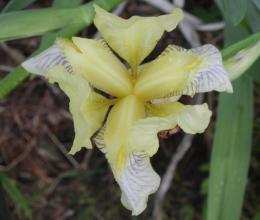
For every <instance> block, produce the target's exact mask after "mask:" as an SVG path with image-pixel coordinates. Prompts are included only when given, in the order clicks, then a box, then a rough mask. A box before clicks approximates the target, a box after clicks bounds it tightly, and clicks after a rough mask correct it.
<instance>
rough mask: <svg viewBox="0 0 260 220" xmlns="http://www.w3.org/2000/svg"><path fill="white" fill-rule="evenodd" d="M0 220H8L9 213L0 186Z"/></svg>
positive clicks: (0, 186)
mask: <svg viewBox="0 0 260 220" xmlns="http://www.w3.org/2000/svg"><path fill="white" fill-rule="evenodd" d="M0 219H4V220H10V219H11V218H10V212H9V210H8V206H7V203H6V200H5V195H4V191H3V187H2V185H1V184H0Z"/></svg>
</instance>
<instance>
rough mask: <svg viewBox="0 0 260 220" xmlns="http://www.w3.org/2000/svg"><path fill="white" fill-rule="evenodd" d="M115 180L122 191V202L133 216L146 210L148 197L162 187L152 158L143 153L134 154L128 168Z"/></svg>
mask: <svg viewBox="0 0 260 220" xmlns="http://www.w3.org/2000/svg"><path fill="white" fill-rule="evenodd" d="M115 178H116V180H117V182H118V184H119V186H120V188H121V190H122V195H121V202H122V204H123V205H124V206H125V207H126V208H127V209H129V210H131V211H132V215H139V214H140V213H142V212H143V211H144V210H145V208H146V206H147V200H148V196H149V195H150V194H152V193H154V192H156V191H157V189H158V187H159V185H160V177H159V175H158V174H157V173H156V172H155V171H154V170H153V168H152V166H151V163H150V157H149V156H147V155H146V154H145V153H142V152H139V153H132V154H131V155H130V156H129V160H128V164H127V165H126V167H125V168H124V169H123V170H122V172H121V173H120V174H119V175H117V176H116V177H115Z"/></svg>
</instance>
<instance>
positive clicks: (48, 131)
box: [44, 126, 80, 168]
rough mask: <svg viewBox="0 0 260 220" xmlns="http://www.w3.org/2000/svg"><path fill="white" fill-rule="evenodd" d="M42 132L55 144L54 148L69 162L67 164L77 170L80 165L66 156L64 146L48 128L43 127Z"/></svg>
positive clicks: (66, 152) (69, 156)
mask: <svg viewBox="0 0 260 220" xmlns="http://www.w3.org/2000/svg"><path fill="white" fill-rule="evenodd" d="M44 130H45V132H46V134H47V135H48V137H49V138H50V139H51V141H52V142H53V143H54V144H55V146H56V147H57V148H58V149H59V150H60V152H61V153H62V154H63V156H64V157H65V158H66V159H67V160H68V161H69V163H70V164H71V165H72V166H73V167H75V168H78V167H79V166H80V165H79V163H78V162H77V161H76V160H75V159H74V158H73V157H72V156H71V155H69V154H68V151H67V150H66V148H65V147H64V145H63V144H62V143H61V142H60V141H59V139H58V138H57V137H56V136H55V135H54V134H53V133H52V132H51V130H50V129H49V128H48V127H46V126H45V127H44Z"/></svg>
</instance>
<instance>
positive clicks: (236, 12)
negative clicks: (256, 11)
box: [216, 0, 248, 25]
mask: <svg viewBox="0 0 260 220" xmlns="http://www.w3.org/2000/svg"><path fill="white" fill-rule="evenodd" d="M216 1H217V3H218V4H219V6H220V8H221V9H222V11H223V13H224V15H225V17H226V18H227V19H228V20H229V21H230V22H231V23H232V24H233V25H238V24H239V23H240V22H241V21H242V20H243V18H244V17H245V15H246V11H247V2H248V0H216Z"/></svg>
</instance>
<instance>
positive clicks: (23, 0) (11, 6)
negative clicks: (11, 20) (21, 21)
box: [2, 0, 36, 13]
mask: <svg viewBox="0 0 260 220" xmlns="http://www.w3.org/2000/svg"><path fill="white" fill-rule="evenodd" d="M35 1H36V0H10V1H9V2H8V4H7V5H6V6H5V8H4V9H3V11H2V12H4V13H6V12H10V11H18V10H20V9H23V8H25V7H27V6H28V5H30V4H31V3H33V2H35Z"/></svg>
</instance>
